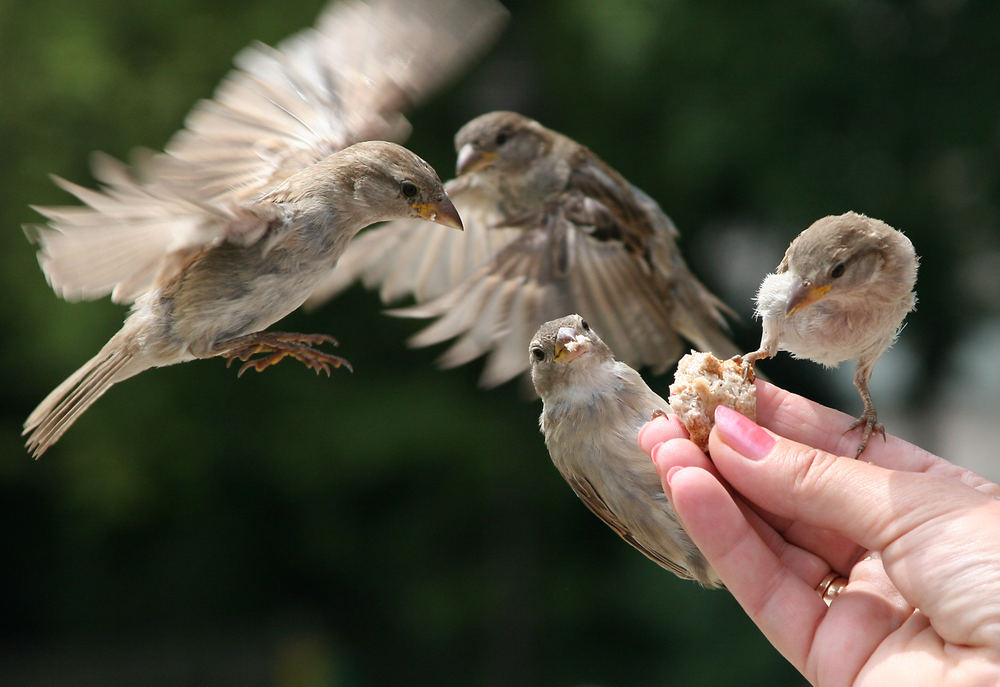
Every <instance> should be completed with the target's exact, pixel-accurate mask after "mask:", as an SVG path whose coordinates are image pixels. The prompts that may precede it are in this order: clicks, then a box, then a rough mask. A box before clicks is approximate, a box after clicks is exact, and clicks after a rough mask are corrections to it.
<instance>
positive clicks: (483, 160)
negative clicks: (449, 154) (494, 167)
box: [455, 143, 497, 176]
mask: <svg viewBox="0 0 1000 687" xmlns="http://www.w3.org/2000/svg"><path fill="white" fill-rule="evenodd" d="M496 159H497V154H496V153H491V152H489V151H485V150H476V149H475V148H473V147H472V144H471V143H466V144H465V145H464V146H462V148H461V149H460V150H459V151H458V164H457V165H455V175H456V176H462V175H463V174H465V173H466V172H475V171H476V170H478V169H482V168H483V167H489V166H490V165H491V164H493V161H494V160H496Z"/></svg>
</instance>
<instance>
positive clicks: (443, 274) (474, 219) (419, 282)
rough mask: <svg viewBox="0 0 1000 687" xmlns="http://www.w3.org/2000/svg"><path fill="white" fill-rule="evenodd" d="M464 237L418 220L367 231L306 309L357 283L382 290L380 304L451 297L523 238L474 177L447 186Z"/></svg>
mask: <svg viewBox="0 0 1000 687" xmlns="http://www.w3.org/2000/svg"><path fill="white" fill-rule="evenodd" d="M445 191H446V192H447V194H448V197H449V198H451V200H452V202H453V203H454V204H455V207H456V208H457V209H458V213H459V215H461V217H462V224H463V225H464V227H465V231H463V232H461V233H459V232H454V231H440V230H439V229H435V228H434V226H433V225H432V224H430V223H428V222H424V221H420V220H395V221H392V222H386V223H384V224H380V225H378V226H375V227H372V228H370V229H367V230H365V231H363V232H362V233H361V234H360V235H358V236H357V237H356V238H355V239H354V240H352V241H351V243H350V245H349V246H348V247H347V250H346V251H345V252H344V254H343V255H342V256H341V257H340V259H339V260H338V261H337V266H336V267H335V268H334V269H333V270H332V271H331V272H330V274H329V275H328V276H327V277H326V278H325V279H324V280H322V281H320V282H319V283H318V284H317V285H316V289H315V290H314V291H313V294H312V296H310V298H309V300H308V301H307V302H306V307H307V308H308V307H316V306H318V305H319V304H321V303H323V302H324V301H326V300H328V299H330V298H332V297H333V296H335V295H336V294H338V293H339V292H341V291H343V290H344V289H346V288H347V287H349V286H350V285H351V284H353V283H354V282H355V281H357V280H361V281H362V282H363V283H364V284H365V286H366V287H367V288H376V287H378V289H379V294H380V295H381V298H382V302H384V303H392V302H395V301H398V300H400V299H402V298H405V297H407V296H413V297H414V298H415V299H416V300H417V302H418V303H422V302H426V301H428V300H432V299H435V298H437V297H439V296H441V295H442V294H444V293H446V292H448V291H450V290H451V289H453V288H454V287H455V286H457V285H458V284H459V283H461V282H462V281H463V280H464V279H466V278H467V277H468V276H469V275H470V274H471V273H472V272H474V271H475V270H476V269H477V268H479V267H480V266H481V265H483V264H484V263H486V262H487V261H488V260H490V259H491V258H492V257H493V256H495V255H496V254H497V252H498V251H499V250H500V249H501V248H503V247H504V246H505V245H507V244H509V243H510V242H511V241H513V240H514V239H516V238H517V237H518V236H520V235H521V233H522V232H521V230H520V229H517V228H510V227H504V226H503V225H502V222H503V218H502V216H501V215H500V213H499V212H497V210H496V208H495V204H493V203H491V202H490V200H489V199H488V198H487V197H486V196H485V195H484V194H483V192H482V190H481V189H480V188H479V187H478V186H476V184H475V179H474V177H472V176H464V177H460V178H458V179H452V180H451V181H449V182H447V183H446V184H445Z"/></svg>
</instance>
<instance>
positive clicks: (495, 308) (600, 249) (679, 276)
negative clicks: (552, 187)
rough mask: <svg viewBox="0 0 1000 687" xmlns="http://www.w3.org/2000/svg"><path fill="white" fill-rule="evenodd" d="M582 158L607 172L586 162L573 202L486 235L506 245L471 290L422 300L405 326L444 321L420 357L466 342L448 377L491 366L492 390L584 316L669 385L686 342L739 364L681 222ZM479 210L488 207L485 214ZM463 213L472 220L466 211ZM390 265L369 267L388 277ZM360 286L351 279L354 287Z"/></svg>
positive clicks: (415, 250) (428, 334)
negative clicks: (550, 329)
mask: <svg viewBox="0 0 1000 687" xmlns="http://www.w3.org/2000/svg"><path fill="white" fill-rule="evenodd" d="M582 150H584V152H585V153H586V154H587V155H589V156H590V157H591V158H592V159H593V160H594V161H595V162H593V163H588V162H582V161H578V164H576V165H574V167H575V168H577V169H578V170H579V171H578V172H574V175H573V177H572V178H571V183H570V185H569V187H568V188H567V190H566V191H565V192H564V193H562V194H561V195H560V196H558V197H557V198H556V199H554V200H553V201H552V202H550V203H549V204H547V205H546V206H545V207H544V208H543V209H542V210H541V211H538V212H535V213H532V214H531V215H527V216H524V217H520V218H516V219H514V220H510V219H508V220H507V221H506V223H503V222H501V224H499V225H496V226H492V227H491V226H489V224H488V222H487V223H486V228H485V230H484V233H485V235H487V236H490V237H493V236H495V237H496V239H497V240H494V241H492V242H490V243H484V244H482V246H480V247H481V248H485V249H486V250H487V251H492V254H491V256H490V257H489V258H488V259H487V260H486V261H485V262H483V263H482V264H480V265H479V266H478V267H477V268H476V269H474V270H473V271H471V272H469V273H468V275H467V276H466V277H465V278H464V279H462V280H461V281H460V282H458V283H457V284H455V285H454V286H453V287H452V288H450V289H448V290H447V291H445V292H443V293H442V294H440V295H436V296H432V297H430V298H429V300H426V301H424V302H420V301H421V298H420V295H419V294H418V293H417V291H416V290H415V289H410V290H411V291H413V293H414V295H416V296H417V300H418V303H417V304H416V305H414V306H412V307H408V308H403V309H399V310H395V311H392V312H393V314H396V315H401V316H408V317H417V318H436V321H435V322H434V323H432V324H431V325H430V326H429V327H427V328H426V329H424V330H423V331H421V332H419V333H418V334H417V335H415V336H414V337H413V338H412V339H411V340H410V343H411V345H414V346H429V345H433V344H436V343H440V342H442V341H445V340H448V339H451V338H456V341H455V342H454V343H453V344H452V345H451V347H450V348H449V349H448V350H446V351H445V352H444V354H443V355H442V356H441V358H440V360H439V362H440V363H441V364H442V365H443V366H445V367H453V366H457V365H461V364H464V363H466V362H469V361H471V360H473V359H475V358H477V357H479V356H483V355H488V356H489V357H488V359H487V362H486V366H485V368H484V371H483V376H482V379H481V383H482V384H483V385H484V386H487V387H489V386H496V385H498V384H501V383H503V382H505V381H507V380H509V379H512V378H513V377H515V376H517V375H518V374H520V373H521V372H523V371H525V370H526V369H527V367H528V358H527V355H526V353H525V352H526V350H527V346H528V342H529V341H530V340H531V336H532V334H533V333H534V332H535V331H536V330H537V329H538V327H539V325H541V324H542V323H543V322H546V321H548V320H552V319H555V318H558V317H562V316H564V315H566V314H567V313H572V312H578V313H580V314H581V315H583V316H584V317H585V318H586V319H588V320H589V321H590V323H591V324H592V325H593V327H594V329H595V330H596V331H597V332H598V333H599V334H600V335H601V337H602V338H603V339H604V340H605V341H606V342H607V343H608V345H609V346H610V347H611V349H612V350H613V351H615V354H616V357H618V359H620V360H624V361H625V362H627V363H629V364H630V365H633V366H635V367H640V366H644V365H646V366H650V367H652V368H653V369H654V371H656V372H657V373H660V372H663V371H664V370H665V369H666V368H667V367H669V366H670V365H671V364H673V363H674V362H675V361H676V360H677V358H678V357H679V356H680V354H681V351H682V348H683V346H682V338H683V339H687V340H689V341H691V342H692V343H693V344H695V345H696V346H698V347H699V348H701V349H703V350H712V351H714V352H715V353H716V354H717V355H719V356H720V357H721V356H729V355H734V354H735V353H736V352H737V351H736V348H735V346H734V345H733V344H732V343H731V342H730V341H729V338H728V336H727V334H726V325H725V321H724V319H723V316H722V313H723V312H727V309H726V307H725V306H724V305H723V304H722V303H721V301H719V300H718V299H717V298H716V297H715V296H713V295H712V294H711V293H710V292H709V291H708V290H707V289H706V288H705V287H704V286H702V284H701V283H700V282H699V281H698V280H697V279H696V278H695V277H694V275H693V274H691V272H690V270H689V269H688V268H687V265H686V264H685V263H684V260H683V258H682V257H681V255H680V252H679V250H678V248H677V245H676V243H675V236H676V233H677V232H676V229H675V228H674V225H673V223H672V222H671V221H670V219H669V218H668V217H667V216H666V215H665V214H663V212H662V211H661V210H660V209H659V207H658V206H657V205H656V203H655V202H653V201H652V199H650V198H649V197H648V196H646V195H645V194H644V193H642V192H641V191H639V190H638V189H635V188H634V187H632V186H630V185H629V184H628V183H627V182H625V181H624V180H623V179H621V177H619V176H618V175H617V173H615V172H614V171H613V170H611V169H610V168H609V167H607V166H606V165H604V164H603V163H600V161H599V160H597V158H595V157H593V155H592V154H591V153H589V151H586V149H582ZM470 193H471V192H470ZM457 202H458V201H456V203H457ZM479 206H482V207H487V206H488V203H485V202H480V203H478V204H473V207H474V208H475V207H479ZM460 212H462V216H463V218H465V217H466V213H465V212H464V210H463V209H462V208H461V206H460ZM472 214H473V216H475V213H472ZM480 214H485V213H483V212H482V211H481V210H480ZM494 221H496V220H494ZM470 224H471V223H470ZM467 226H468V225H467ZM480 229H482V228H481V227H480ZM439 233H440V232H439ZM471 233H472V232H470V234H471ZM503 239H506V242H505V243H504V242H503ZM386 245H387V244H386V243H385V242H382V241H381V239H380V240H378V241H376V240H373V241H372V246H380V247H381V248H382V249H383V250H386V251H387V252H388V253H390V254H392V255H394V256H395V254H396V253H399V252H401V247H398V244H397V247H396V248H388V249H387V248H386ZM498 246H499V247H498ZM421 251H422V247H421V244H420V243H419V242H414V243H413V244H412V245H411V246H410V247H409V248H407V251H406V252H407V258H406V259H407V260H408V261H409V262H408V264H409V265H413V264H414V263H415V262H418V261H419V256H421ZM414 256H417V257H414ZM385 259H387V258H385V257H384V256H383V257H379V258H378V260H373V261H372V262H371V263H369V264H374V263H376V262H377V263H378V264H379V265H380V266H383V267H386V266H387V265H388V263H386V262H384V260H385ZM467 264H468V263H467ZM337 269H340V267H338V268H337ZM400 273H407V272H406V270H402V271H401V272H400ZM409 273H411V274H412V273H413V271H412V270H410V271H409ZM355 276H357V275H355ZM366 276H367V277H369V280H368V281H369V283H374V282H379V281H380V280H382V281H381V283H382V284H383V287H385V284H386V283H387V282H386V280H388V279H390V278H391V277H392V270H391V269H390V268H388V267H386V269H385V271H384V272H379V271H378V270H369V271H368V272H367V273H366ZM349 277H350V275H349V274H347V273H344V274H342V277H341V278H342V279H344V281H345V283H346V282H347V281H349ZM448 281H449V280H448V279H445V280H443V281H442V282H441V283H442V284H445V283H447V282H448ZM390 291H391V295H398V294H399V293H404V292H405V291H406V289H402V290H399V291H396V290H393V289H390ZM383 295H386V294H385V293H383Z"/></svg>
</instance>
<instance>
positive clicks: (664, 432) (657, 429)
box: [637, 415, 687, 455]
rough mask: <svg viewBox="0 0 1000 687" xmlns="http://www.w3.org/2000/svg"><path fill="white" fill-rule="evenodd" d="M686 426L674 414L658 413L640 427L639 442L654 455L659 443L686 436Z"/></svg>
mask: <svg viewBox="0 0 1000 687" xmlns="http://www.w3.org/2000/svg"><path fill="white" fill-rule="evenodd" d="M686 436H687V434H686V433H685V432H684V427H683V426H682V425H681V423H680V421H679V420H678V419H677V417H676V416H674V415H657V416H656V417H654V418H653V419H652V420H650V421H649V422H647V423H646V424H644V425H643V426H642V427H641V428H640V429H639V436H638V439H637V441H638V443H639V448H641V449H642V450H643V451H645V452H646V453H649V454H650V455H652V452H653V449H654V448H655V447H656V446H657V444H662V443H664V442H666V441H669V440H670V439H677V438H684V437H686Z"/></svg>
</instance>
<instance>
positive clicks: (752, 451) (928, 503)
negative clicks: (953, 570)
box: [709, 407, 993, 551]
mask: <svg viewBox="0 0 1000 687" xmlns="http://www.w3.org/2000/svg"><path fill="white" fill-rule="evenodd" d="M715 419H716V424H715V429H714V430H713V432H712V435H711V436H710V437H709V446H710V448H711V452H712V456H713V460H714V463H715V465H716V467H717V468H718V470H719V472H720V473H721V474H722V475H723V476H724V477H725V478H726V480H727V481H728V482H729V483H730V484H732V485H733V487H734V488H736V489H737V490H738V491H739V492H740V493H741V494H742V495H743V496H744V497H746V498H747V499H748V500H750V501H752V502H753V503H755V504H757V505H758V506H760V507H761V508H764V509H765V510H768V511H770V512H772V513H774V514H776V515H779V516H782V517H787V518H790V519H792V520H795V521H799V522H802V523H804V524H806V525H811V526H813V527H822V528H827V529H830V530H833V531H835V532H838V533H840V534H841V535H843V536H845V537H847V538H849V539H851V540H852V541H854V542H857V543H858V544H860V545H861V546H864V547H865V548H867V549H869V550H872V551H882V550H883V549H884V547H885V546H886V545H887V544H889V543H891V542H893V541H896V540H897V539H898V538H899V537H901V536H902V535H903V534H905V533H906V532H909V531H911V530H913V529H914V528H916V527H918V526H919V525H920V524H922V523H924V522H926V521H928V520H930V519H933V518H937V517H941V516H944V515H947V514H949V513H951V512H952V511H954V509H955V508H956V507H959V504H960V507H962V508H966V507H968V506H967V504H970V503H972V504H977V503H983V504H987V503H991V502H992V501H993V499H991V498H990V497H988V496H986V495H985V494H982V493H980V492H978V491H976V490H974V489H970V488H969V487H967V486H966V485H963V484H959V483H957V482H955V481H954V480H948V479H944V478H940V477H933V476H930V475H921V474H917V473H911V472H900V471H894V470H887V469H885V468H883V467H879V466H876V465H872V464H869V463H866V462H864V461H859V460H854V459H851V458H845V457H843V456H836V455H833V454H830V453H827V452H825V451H821V450H819V449H815V448H811V447H809V446H803V445H802V444H798V443H796V442H793V441H790V440H788V439H783V438H781V437H778V438H775V437H774V436H772V435H771V434H768V433H767V432H766V431H765V430H763V429H762V428H761V427H760V426H758V425H757V424H756V423H754V422H753V421H752V420H749V419H747V418H746V417H744V416H743V415H740V414H739V413H737V412H736V411H734V410H730V409H729V408H725V407H720V408H719V409H718V410H717V411H716V415H715Z"/></svg>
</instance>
